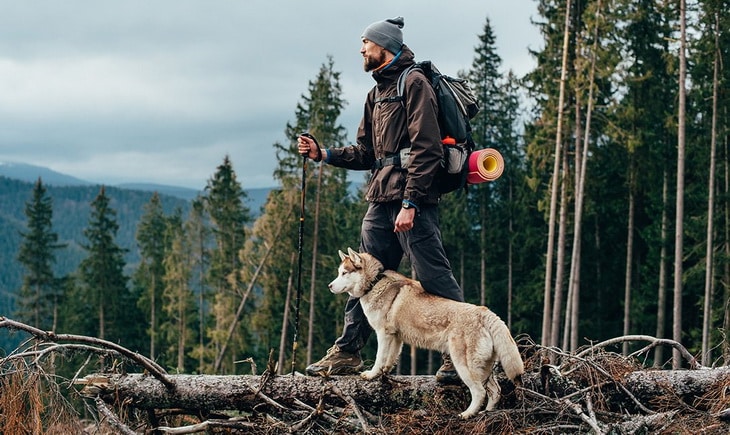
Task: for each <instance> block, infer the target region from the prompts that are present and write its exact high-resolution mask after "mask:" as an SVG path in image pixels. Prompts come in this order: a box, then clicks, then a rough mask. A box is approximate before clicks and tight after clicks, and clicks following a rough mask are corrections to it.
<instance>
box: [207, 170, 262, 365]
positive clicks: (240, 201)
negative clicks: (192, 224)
mask: <svg viewBox="0 0 730 435" xmlns="http://www.w3.org/2000/svg"><path fill="white" fill-rule="evenodd" d="M205 191H206V197H205V205H206V210H207V212H208V215H209V216H210V220H211V225H212V234H213V239H214V245H215V246H214V248H213V250H212V252H211V263H210V268H209V270H208V282H209V283H210V286H211V288H212V290H213V291H214V302H213V306H212V310H213V311H212V315H213V318H214V325H213V326H212V329H211V330H210V331H209V335H210V337H211V340H212V345H213V350H214V353H215V356H216V359H221V358H222V356H223V355H221V354H220V352H221V351H222V350H223V348H224V341H225V340H226V336H227V331H228V328H229V326H230V325H231V323H232V322H236V321H239V320H240V319H235V318H234V316H235V310H236V307H237V306H238V303H239V301H240V298H241V297H242V294H241V292H242V289H241V282H240V281H239V279H238V277H239V272H240V269H241V266H242V263H241V259H240V257H239V251H240V250H241V249H243V247H244V242H245V240H246V225H247V224H248V223H249V222H250V220H251V217H250V214H249V210H248V208H247V207H246V206H245V205H244V201H245V199H246V192H245V191H244V190H243V188H242V187H241V184H240V183H239V182H238V180H237V177H236V173H235V171H234V169H233V164H232V163H231V160H230V158H229V157H228V156H225V158H224V159H223V163H222V164H221V165H219V166H218V168H217V169H216V172H215V174H214V175H213V177H212V178H211V179H210V180H208V184H207V186H206V188H205ZM236 332H237V333H236V334H235V336H234V337H233V341H234V343H232V345H228V346H226V347H227V348H228V352H229V353H228V355H227V356H228V358H227V359H225V360H221V361H222V366H221V367H220V369H221V371H223V372H226V373H232V372H233V371H234V366H233V358H235V355H236V353H237V352H238V351H243V350H244V349H245V346H249V345H250V343H248V339H247V338H246V335H247V333H246V328H245V324H243V325H242V326H241V327H239V328H238V329H237V331H236ZM231 355H234V356H233V357H230V356H231Z"/></svg>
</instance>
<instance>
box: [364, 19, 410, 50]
mask: <svg viewBox="0 0 730 435" xmlns="http://www.w3.org/2000/svg"><path fill="white" fill-rule="evenodd" d="M404 25H405V22H404V21H403V17H396V18H390V19H387V20H385V21H376V22H375V23H373V24H371V25H369V26H367V27H366V28H365V31H364V32H363V33H362V37H363V38H365V39H368V40H370V41H373V42H374V43H376V44H378V45H379V46H381V47H383V48H384V49H386V50H388V51H390V52H391V53H393V54H396V53H398V52H399V51H400V49H401V47H402V46H403V32H402V31H401V29H402V28H403V26H404Z"/></svg>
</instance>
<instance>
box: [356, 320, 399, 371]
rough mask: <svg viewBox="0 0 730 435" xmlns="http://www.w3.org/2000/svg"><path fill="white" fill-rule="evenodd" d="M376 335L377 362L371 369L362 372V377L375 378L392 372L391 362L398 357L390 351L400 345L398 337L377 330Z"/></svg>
mask: <svg viewBox="0 0 730 435" xmlns="http://www.w3.org/2000/svg"><path fill="white" fill-rule="evenodd" d="M376 335H377V337H378V352H377V353H376V354H375V363H374V364H373V367H372V368H371V369H370V370H367V371H364V372H362V373H360V377H361V378H363V379H367V380H371V379H375V378H377V377H378V376H380V375H381V374H387V373H388V372H390V369H391V368H392V366H390V365H389V363H390V362H391V361H393V360H394V359H395V358H397V355H396V357H395V358H394V357H393V356H392V355H390V352H392V351H393V349H394V348H396V349H397V347H398V346H397V339H396V338H395V337H394V336H393V335H391V334H387V333H385V332H384V331H376Z"/></svg>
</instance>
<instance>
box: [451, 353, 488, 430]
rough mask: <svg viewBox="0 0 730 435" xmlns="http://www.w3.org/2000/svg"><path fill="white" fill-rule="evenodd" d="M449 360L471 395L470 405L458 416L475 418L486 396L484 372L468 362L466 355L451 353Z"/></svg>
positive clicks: (471, 362)
mask: <svg viewBox="0 0 730 435" xmlns="http://www.w3.org/2000/svg"><path fill="white" fill-rule="evenodd" d="M451 360H452V361H453V363H454V368H455V369H456V373H458V374H459V377H460V378H461V380H462V381H463V382H464V384H465V385H466V386H467V387H468V388H469V393H470V394H471V403H469V407H468V408H466V410H465V411H464V412H462V413H461V414H459V417H461V418H470V417H473V416H475V415H476V414H477V413H478V412H479V409H480V408H481V407H482V404H483V403H484V398H485V397H486V396H487V390H485V389H484V379H485V378H484V371H483V369H482V367H480V366H479V365H475V364H474V362H473V361H471V360H469V359H468V357H467V355H466V353H464V352H463V351H461V352H453V351H452V352H451Z"/></svg>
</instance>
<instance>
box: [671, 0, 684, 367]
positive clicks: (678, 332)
mask: <svg viewBox="0 0 730 435" xmlns="http://www.w3.org/2000/svg"><path fill="white" fill-rule="evenodd" d="M686 8H687V3H686V1H685V0H680V2H679V23H680V36H679V42H680V44H679V46H680V48H679V113H678V114H677V122H678V127H677V204H676V216H675V218H676V224H675V229H674V231H675V233H674V242H675V243H674V308H673V315H674V317H673V319H672V338H673V339H674V341H677V342H682V271H683V268H682V260H683V255H682V252H683V250H684V249H683V248H684V247H683V241H684V163H685V161H684V160H685V121H686V120H685V113H686V99H687V98H686V94H687V89H686V83H685V81H686V76H687V59H686V53H685V51H686V46H687V34H686V25H687V23H686V21H687V20H686ZM672 355H673V357H672V368H674V369H678V368H680V366H681V361H682V360H681V357H680V355H679V353H678V352H677V351H676V350H674V351H673V352H672Z"/></svg>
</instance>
